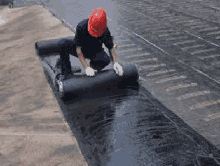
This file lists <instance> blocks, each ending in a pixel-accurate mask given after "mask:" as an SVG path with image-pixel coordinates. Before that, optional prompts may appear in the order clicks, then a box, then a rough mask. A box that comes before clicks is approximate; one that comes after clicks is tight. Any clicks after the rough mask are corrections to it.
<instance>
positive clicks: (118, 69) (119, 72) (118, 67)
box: [114, 62, 123, 76]
mask: <svg viewBox="0 0 220 166" xmlns="http://www.w3.org/2000/svg"><path fill="white" fill-rule="evenodd" d="M114 70H115V72H116V74H117V75H119V76H122V75H123V69H122V67H121V65H119V64H118V62H115V64H114Z"/></svg>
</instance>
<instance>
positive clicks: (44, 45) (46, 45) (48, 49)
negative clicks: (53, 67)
mask: <svg viewBox="0 0 220 166" xmlns="http://www.w3.org/2000/svg"><path fill="white" fill-rule="evenodd" d="M74 38H75V36H69V37H65V39H70V40H73V39H74ZM60 39H64V37H63V38H58V39H49V40H42V41H39V42H36V43H35V48H36V50H37V51H38V54H39V55H47V54H49V53H54V52H60V51H61V48H60V47H58V42H59V40H60Z"/></svg>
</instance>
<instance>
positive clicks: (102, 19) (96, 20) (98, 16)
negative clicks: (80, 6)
mask: <svg viewBox="0 0 220 166" xmlns="http://www.w3.org/2000/svg"><path fill="white" fill-rule="evenodd" d="M106 29H107V16H106V10H105V9H104V8H101V7H98V8H95V9H93V11H92V13H91V14H90V15H89V22H88V31H89V34H90V35H92V36H93V37H100V36H102V34H103V33H104V32H105V31H106Z"/></svg>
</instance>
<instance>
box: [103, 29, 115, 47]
mask: <svg viewBox="0 0 220 166" xmlns="http://www.w3.org/2000/svg"><path fill="white" fill-rule="evenodd" d="M103 42H104V44H105V46H106V47H107V48H108V49H109V50H111V49H112V48H113V46H114V43H113V36H111V33H110V31H109V29H108V28H107V30H106V31H105V32H104V34H103Z"/></svg>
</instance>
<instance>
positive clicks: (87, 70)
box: [85, 67, 97, 76]
mask: <svg viewBox="0 0 220 166" xmlns="http://www.w3.org/2000/svg"><path fill="white" fill-rule="evenodd" d="M85 71H86V75H87V76H94V75H95V72H97V70H94V69H93V68H91V67H87V68H86V70H85Z"/></svg>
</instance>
